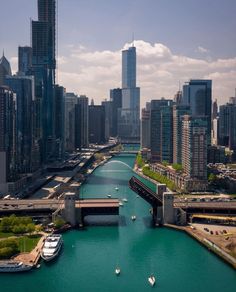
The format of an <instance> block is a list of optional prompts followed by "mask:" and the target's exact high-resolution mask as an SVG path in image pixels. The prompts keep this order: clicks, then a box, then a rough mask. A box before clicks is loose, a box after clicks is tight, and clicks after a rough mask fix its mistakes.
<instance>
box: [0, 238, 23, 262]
mask: <svg viewBox="0 0 236 292" xmlns="http://www.w3.org/2000/svg"><path fill="white" fill-rule="evenodd" d="M17 253H19V247H18V244H17V241H16V240H15V239H5V240H1V241H0V259H9V258H11V257H12V256H13V255H15V254H17Z"/></svg>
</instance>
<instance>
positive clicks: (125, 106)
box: [118, 47, 140, 142]
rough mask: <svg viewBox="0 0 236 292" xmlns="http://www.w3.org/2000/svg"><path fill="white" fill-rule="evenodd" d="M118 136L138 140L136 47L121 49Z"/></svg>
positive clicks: (138, 112) (125, 140) (127, 139)
mask: <svg viewBox="0 0 236 292" xmlns="http://www.w3.org/2000/svg"><path fill="white" fill-rule="evenodd" d="M118 136H119V137H120V139H121V140H122V141H124V142H128V141H131V142H140V88H139V87H136V48H135V47H130V48H128V50H123V51H122V108H121V109H120V110H119V111H118Z"/></svg>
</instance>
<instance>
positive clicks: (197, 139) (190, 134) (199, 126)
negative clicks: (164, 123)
mask: <svg viewBox="0 0 236 292" xmlns="http://www.w3.org/2000/svg"><path fill="white" fill-rule="evenodd" d="M182 127H183V129H182V166H183V170H184V173H185V174H187V176H188V177H189V178H191V179H196V180H200V181H203V182H204V181H207V118H206V117H205V116H203V117H191V116H189V115H185V116H184V118H183V123H182Z"/></svg>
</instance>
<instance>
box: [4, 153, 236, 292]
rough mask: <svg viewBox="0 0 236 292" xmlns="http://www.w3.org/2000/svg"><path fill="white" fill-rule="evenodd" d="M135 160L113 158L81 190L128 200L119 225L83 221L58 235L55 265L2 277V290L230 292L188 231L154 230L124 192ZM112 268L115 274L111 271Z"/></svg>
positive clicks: (234, 281) (233, 279)
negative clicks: (80, 228)
mask: <svg viewBox="0 0 236 292" xmlns="http://www.w3.org/2000/svg"><path fill="white" fill-rule="evenodd" d="M134 159H135V156H134V155H120V156H116V157H113V158H112V159H111V160H110V161H109V162H108V163H106V164H105V165H104V166H101V167H99V168H97V169H96V170H95V171H94V173H93V174H92V175H91V176H90V177H89V178H88V180H87V182H86V183H85V184H84V185H83V186H82V188H81V197H83V198H96V197H97V198H101V197H107V194H111V196H112V198H120V199H123V198H127V200H128V202H127V203H125V202H124V206H123V207H120V217H119V222H118V224H117V217H116V216H107V217H102V218H93V217H92V216H91V217H90V218H86V220H87V222H89V223H90V225H89V226H88V227H86V228H85V230H83V231H77V230H75V231H71V232H68V233H65V234H63V239H64V248H63V250H62V252H61V254H60V256H59V257H58V258H57V260H56V261H55V262H53V263H50V264H45V263H43V262H42V263H41V267H40V269H35V270H33V271H31V272H29V273H24V274H14V275H13V274H1V275H0V291H6V292H12V291H17V292H28V291H33V292H39V291H44V292H57V291H58V292H74V291H80V292H95V291H104V292H116V291H117V292H118V291H122V292H132V291H135V292H139V291H140V292H145V291H151V290H154V291H155V290H156V291H162V292H170V291H174V292H183V291H191V292H195V291H196V292H205V291H207V292H208V291H214V292H218V291H219V292H235V291H236V272H235V271H234V270H233V269H232V268H231V267H230V266H228V265H227V264H225V263H224V262H223V261H222V260H220V259H219V258H218V257H216V256H215V255H214V254H212V253H210V252H209V251H208V250H207V249H205V248H204V247H202V246H201V245H199V243H198V242H196V241H195V240H193V239H192V238H190V237H189V236H188V235H186V234H185V233H183V232H180V231H175V230H171V229H168V228H163V227H162V228H153V227H152V224H151V215H150V212H149V209H150V206H149V205H148V204H147V203H146V202H145V201H144V200H143V199H141V198H137V197H136V194H135V193H133V192H132V191H131V190H130V189H129V187H128V180H129V178H130V177H131V176H132V175H133V173H132V167H133V164H134ZM147 183H148V185H149V186H150V187H154V186H153V185H151V183H149V182H147ZM115 188H119V190H116V189H115ZM132 215H136V217H137V219H136V221H132V220H131V218H130V217H131V216H132ZM98 219H99V224H100V226H96V223H97V221H98ZM117 265H119V266H120V268H121V274H120V276H116V275H115V273H114V270H115V267H116V266H117ZM150 273H154V275H155V276H156V285H155V286H154V287H153V288H152V287H151V286H149V284H148V282H147V278H148V276H149V275H150Z"/></svg>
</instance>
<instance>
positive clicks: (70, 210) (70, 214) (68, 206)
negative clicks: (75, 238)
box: [63, 192, 77, 226]
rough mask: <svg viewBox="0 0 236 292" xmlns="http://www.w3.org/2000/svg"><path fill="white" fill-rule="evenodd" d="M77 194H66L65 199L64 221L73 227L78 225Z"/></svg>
mask: <svg viewBox="0 0 236 292" xmlns="http://www.w3.org/2000/svg"><path fill="white" fill-rule="evenodd" d="M75 198H76V194H75V193H69V192H68V193H65V197H64V206H65V207H64V212H63V215H64V219H65V220H66V222H68V223H70V224H71V226H75V225H76V223H77V222H76V209H75Z"/></svg>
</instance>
